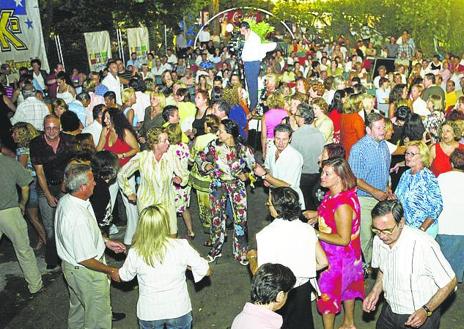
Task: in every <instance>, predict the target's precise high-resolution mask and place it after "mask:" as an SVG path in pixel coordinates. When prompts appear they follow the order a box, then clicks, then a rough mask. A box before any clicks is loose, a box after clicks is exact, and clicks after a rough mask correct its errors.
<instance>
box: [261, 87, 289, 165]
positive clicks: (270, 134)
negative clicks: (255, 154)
mask: <svg viewBox="0 0 464 329" xmlns="http://www.w3.org/2000/svg"><path fill="white" fill-rule="evenodd" d="M266 103H267V106H268V107H269V110H268V111H267V112H266V113H265V114H264V115H263V117H262V118H261V147H262V150H263V158H264V159H265V158H266V154H267V151H268V148H269V147H270V146H271V145H272V144H273V143H274V128H275V127H276V126H277V125H279V124H280V123H281V122H282V120H283V119H284V118H285V117H287V116H288V113H287V111H286V110H285V99H284V95H283V94H282V93H280V92H275V93H273V94H271V95H269V97H268V98H267V101H266Z"/></svg>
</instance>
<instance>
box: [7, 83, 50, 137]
mask: <svg viewBox="0 0 464 329" xmlns="http://www.w3.org/2000/svg"><path fill="white" fill-rule="evenodd" d="M21 93H22V95H23V97H24V101H23V102H22V103H21V104H19V105H18V107H17V108H16V112H15V114H14V116H13V117H12V118H11V124H15V123H16V122H27V123H30V124H31V125H33V126H34V128H35V129H37V130H42V129H43V122H44V118H45V117H46V116H47V114H49V113H50V112H49V111H48V107H47V105H45V103H44V102H42V101H41V100H39V99H38V98H37V97H35V90H34V86H33V85H32V84H31V83H25V84H24V86H23V88H22V91H21Z"/></svg>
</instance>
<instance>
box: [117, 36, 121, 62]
mask: <svg viewBox="0 0 464 329" xmlns="http://www.w3.org/2000/svg"><path fill="white" fill-rule="evenodd" d="M116 40H117V43H118V57H119V58H121V45H120V43H119V29H116Z"/></svg>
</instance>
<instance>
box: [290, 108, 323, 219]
mask: <svg viewBox="0 0 464 329" xmlns="http://www.w3.org/2000/svg"><path fill="white" fill-rule="evenodd" d="M295 117H296V123H297V125H298V129H297V130H296V131H295V132H294V133H293V136H292V142H291V145H292V146H293V147H294V148H295V149H296V150H297V151H298V152H300V153H301V155H302V156H303V170H302V174H301V180H300V188H301V191H302V192H303V196H304V202H305V206H306V209H307V210H315V209H316V202H315V200H314V198H315V196H314V186H315V184H316V183H317V181H318V179H319V176H320V174H319V156H320V154H321V153H322V149H323V148H324V143H325V140H324V135H322V133H321V132H320V131H319V129H317V128H314V127H311V124H312V123H313V121H314V111H313V108H312V106H311V105H309V104H306V103H301V104H300V105H298V107H297V110H296V113H295Z"/></svg>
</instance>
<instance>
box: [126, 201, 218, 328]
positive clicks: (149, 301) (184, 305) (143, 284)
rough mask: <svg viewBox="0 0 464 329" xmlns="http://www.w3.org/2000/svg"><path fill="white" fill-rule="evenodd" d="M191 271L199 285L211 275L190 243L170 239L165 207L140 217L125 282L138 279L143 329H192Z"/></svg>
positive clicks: (138, 304)
mask: <svg viewBox="0 0 464 329" xmlns="http://www.w3.org/2000/svg"><path fill="white" fill-rule="evenodd" d="M187 269H190V270H191V271H192V274H193V278H194V280H195V282H198V281H200V280H201V279H202V278H203V277H204V276H207V275H208V276H209V275H210V274H211V272H210V268H209V265H208V262H207V261H206V260H205V259H203V258H201V257H200V255H199V254H198V252H197V251H196V250H195V249H193V248H192V247H191V246H190V245H189V243H188V242H187V240H184V239H173V238H171V237H170V229H169V215H168V214H167V212H166V210H164V208H163V207H162V206H156V205H152V206H149V207H147V208H145V209H144V210H143V211H142V212H141V214H140V222H139V224H138V226H137V231H136V232H135V235H134V243H133V244H132V248H131V249H130V250H129V253H128V255H127V258H126V261H125V262H124V265H123V266H122V267H121V268H120V269H119V276H120V278H121V280H122V281H130V280H132V279H133V278H134V277H135V276H137V280H138V283H139V299H138V301H137V318H138V319H139V328H140V329H159V328H164V326H165V325H166V328H168V329H170V328H176V329H190V328H191V326H192V315H191V312H192V305H191V302H190V297H189V294H188V291H187V282H186V278H185V271H186V270H187Z"/></svg>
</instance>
